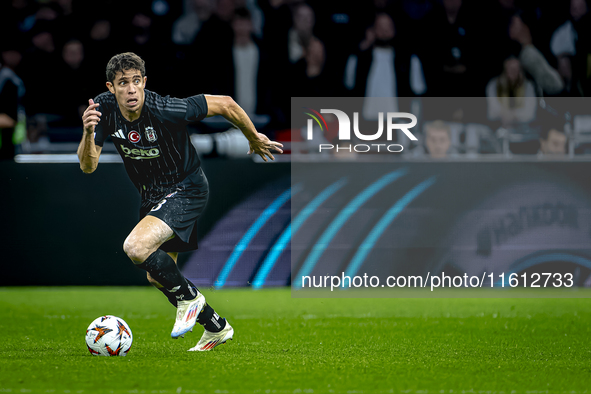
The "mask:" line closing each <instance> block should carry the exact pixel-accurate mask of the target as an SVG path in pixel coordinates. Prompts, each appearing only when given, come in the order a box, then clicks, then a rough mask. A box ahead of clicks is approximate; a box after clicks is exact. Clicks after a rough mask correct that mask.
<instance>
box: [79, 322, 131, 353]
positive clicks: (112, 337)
mask: <svg viewBox="0 0 591 394" xmlns="http://www.w3.org/2000/svg"><path fill="white" fill-rule="evenodd" d="M132 342H133V335H132V333H131V329H130V328H129V326H128V325H127V323H126V322H125V320H123V319H121V318H120V317H116V316H111V315H106V316H101V317H99V318H96V319H95V320H94V321H93V322H92V323H90V326H88V329H87V330H86V346H87V347H88V351H89V352H90V354H92V355H94V356H126V355H127V352H129V349H130V348H131V343H132Z"/></svg>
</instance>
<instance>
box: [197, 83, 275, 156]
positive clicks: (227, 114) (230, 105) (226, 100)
mask: <svg viewBox="0 0 591 394" xmlns="http://www.w3.org/2000/svg"><path fill="white" fill-rule="evenodd" d="M205 100H206V101H207V116H208V117H209V116H215V115H221V116H223V117H224V118H226V119H227V120H228V121H229V122H231V123H232V124H234V125H235V126H236V127H238V128H239V129H240V130H241V131H242V133H243V134H244V136H245V137H246V139H247V140H248V144H249V146H250V150H249V151H248V154H249V155H250V154H252V153H256V154H258V155H259V156H261V157H262V158H263V160H264V161H267V157H268V158H269V159H271V160H275V157H273V155H272V154H271V150H274V151H276V152H279V153H283V150H282V149H281V148H283V145H282V144H281V143H279V142H276V141H271V140H270V139H269V137H267V136H266V135H264V134H261V133H259V132H257V130H256V129H255V127H254V125H253V124H252V121H251V120H250V118H249V117H248V115H247V114H246V112H244V110H243V109H242V108H241V107H240V106H239V105H238V104H236V102H235V101H234V99H232V97H230V96H213V95H205Z"/></svg>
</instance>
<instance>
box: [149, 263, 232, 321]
mask: <svg viewBox="0 0 591 394" xmlns="http://www.w3.org/2000/svg"><path fill="white" fill-rule="evenodd" d="M150 275H151V274H150ZM186 281H187V283H188V284H189V287H191V288H192V289H193V290H194V291H195V293H197V292H198V291H199V289H197V286H195V285H194V284H193V283H192V282H191V281H190V280H189V279H186ZM158 290H160V291H161V292H162V294H164V295H165V296H166V298H168V301H169V302H170V303H171V304H172V306H174V307H175V308H176V306H177V301H176V297H175V295H174V293H171V292H169V291H168V290H166V289H165V288H164V287H158ZM197 322H198V323H199V324H201V325H202V326H203V327H204V328H205V329H206V330H207V331H211V332H220V331H222V330H223V329H224V328H225V327H226V319H222V318H221V317H219V315H218V314H217V313H215V311H214V310H213V308H212V307H211V306H209V304H207V303H206V304H205V306H204V307H203V309H202V310H201V312H200V313H199V315H198V316H197Z"/></svg>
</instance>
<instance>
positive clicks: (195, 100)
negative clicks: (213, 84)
mask: <svg viewBox="0 0 591 394" xmlns="http://www.w3.org/2000/svg"><path fill="white" fill-rule="evenodd" d="M148 102H149V103H150V105H151V106H153V108H154V109H155V110H156V111H157V112H158V113H159V114H160V115H161V116H162V117H163V118H164V119H166V120H168V121H171V122H174V123H191V122H197V121H200V120H202V119H203V118H205V116H206V115H207V101H205V96H204V95H203V94H199V95H197V96H191V97H188V98H184V99H179V98H175V97H170V96H166V97H160V96H157V95H153V98H152V97H150V98H149V101H148Z"/></svg>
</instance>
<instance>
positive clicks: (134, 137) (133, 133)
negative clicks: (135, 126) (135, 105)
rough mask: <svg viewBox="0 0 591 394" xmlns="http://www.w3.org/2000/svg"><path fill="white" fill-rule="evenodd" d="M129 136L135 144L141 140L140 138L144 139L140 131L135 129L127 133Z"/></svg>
mask: <svg viewBox="0 0 591 394" xmlns="http://www.w3.org/2000/svg"><path fill="white" fill-rule="evenodd" d="M127 138H128V139H129V140H130V141H131V142H133V143H134V144H135V143H136V142H140V140H141V139H142V137H141V136H140V133H138V132H137V131H135V130H131V131H130V132H129V134H127Z"/></svg>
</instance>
